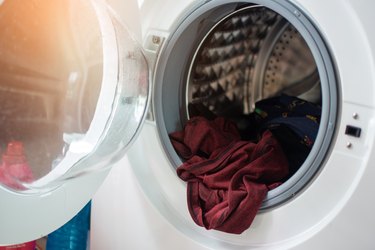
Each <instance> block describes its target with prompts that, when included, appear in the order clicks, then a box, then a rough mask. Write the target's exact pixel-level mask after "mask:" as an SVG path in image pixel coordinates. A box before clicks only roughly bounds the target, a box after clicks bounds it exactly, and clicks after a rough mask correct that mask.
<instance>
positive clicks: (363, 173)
mask: <svg viewBox="0 0 375 250" xmlns="http://www.w3.org/2000/svg"><path fill="white" fill-rule="evenodd" d="M372 6H373V3H371V2H370V1H349V0H347V1H329V2H322V1H305V0H298V1H297V0H295V1H287V0H280V1H275V0H252V1H247V0H246V1H225V0H211V1H191V0H190V1H189V0H185V1H177V2H176V1H170V0H164V1H161V0H160V1H148V0H144V1H141V0H139V1H128V0H124V1H121V0H118V1H100V0H93V1H66V2H64V1H56V2H54V3H47V1H45V2H38V1H29V3H28V4H26V5H24V4H20V1H13V2H11V1H4V2H3V3H2V4H1V7H0V8H1V9H2V13H3V15H2V17H1V18H2V19H3V21H1V23H2V27H4V29H3V31H2V32H3V33H2V35H1V41H2V45H1V46H2V47H1V53H2V55H3V56H2V58H3V59H2V64H3V65H4V70H2V72H3V73H2V76H1V77H2V85H1V86H2V87H1V91H2V96H3V97H4V98H2V99H3V100H4V101H3V104H1V105H2V106H3V107H4V108H3V111H2V117H3V119H2V120H1V122H2V123H1V124H2V125H1V126H2V128H4V129H3V132H2V134H1V142H2V150H3V151H2V152H3V159H2V161H3V163H2V166H1V167H2V168H3V169H2V171H1V174H2V180H3V181H2V185H1V187H0V191H1V193H0V195H1V196H0V197H1V199H2V200H4V203H5V202H6V203H7V204H8V205H7V206H3V207H2V209H1V215H0V216H1V221H2V223H1V225H2V226H1V232H2V233H1V238H0V239H1V241H0V243H1V244H12V243H16V242H24V241H27V240H32V239H35V238H37V237H40V236H43V235H46V234H48V233H49V232H50V231H52V230H54V229H56V228H57V227H58V226H60V225H62V224H63V223H64V222H66V221H68V220H69V218H71V217H72V216H73V215H74V214H75V213H77V211H78V210H79V209H80V208H81V207H83V205H84V204H85V203H86V202H87V201H88V200H89V199H90V197H92V195H93V193H94V191H95V190H96V188H97V187H98V186H99V185H100V184H101V183H102V182H103V180H104V178H105V177H106V175H107V173H108V172H109V169H110V166H112V165H113V164H114V162H115V161H118V160H120V161H119V162H118V163H116V166H114V167H113V169H112V170H111V173H110V175H109V176H108V177H107V179H106V180H105V183H104V184H103V186H102V187H101V189H100V190H99V191H98V193H97V194H96V196H95V197H94V199H93V203H92V223H91V248H93V249H103V248H107V249H128V248H130V249H134V248H135V249H160V248H163V249H174V248H180V249H293V248H295V249H317V248H321V249H332V248H341V249H353V248H357V249H371V248H372V247H373V245H374V244H373V242H372V239H371V237H372V234H373V233H374V231H375V228H374V227H375V226H374V225H375V223H374V219H373V217H372V216H371V212H372V210H373V209H372V208H374V206H375V204H374V202H373V199H372V198H371V195H370V194H368V190H371V188H372V186H373V184H372V177H373V176H374V170H373V169H372V168H371V162H372V160H373V158H374V157H375V156H374V154H373V152H374V149H373V147H374V145H373V144H374V134H373V131H374V130H373V129H372V127H373V126H374V120H373V117H374V107H375V103H374V98H373V96H374V94H375V93H374V84H373V81H374V78H375V75H374V51H373V49H374V45H375V41H374V39H375V35H374V34H373V32H371V23H372V21H373V18H372V15H371V7H372ZM29 9H34V10H37V11H39V12H38V13H39V15H35V13H34V14H33V15H31V14H30V13H31V12H29V11H28V10H29ZM15 10H18V11H15ZM17 13H21V14H19V15H18V14H17ZM22 13H23V14H22ZM28 13H29V14H28ZM36 17H37V18H36ZM47 24H48V25H47ZM25 27H26V28H25ZM30 27H32V28H33V29H30ZM149 81H150V82H151V84H150V85H149V84H148V83H149ZM280 95H290V96H295V97H297V98H299V99H303V100H306V101H308V102H311V103H314V104H315V105H317V106H319V107H320V121H319V129H318V131H317V134H316V138H315V140H314V143H313V145H312V147H311V150H310V151H309V153H308V154H307V155H306V156H305V157H304V158H303V159H302V160H301V161H299V163H298V164H297V166H296V169H295V170H294V171H293V172H292V174H290V175H289V176H288V178H287V179H285V180H284V182H283V183H282V184H281V185H280V186H278V187H277V188H275V189H273V190H271V191H269V192H268V194H267V196H266V198H265V199H264V201H263V203H262V205H261V207H260V209H259V212H258V213H257V215H256V217H255V219H254V221H253V222H252V224H251V226H250V227H249V228H248V229H247V230H246V231H244V232H243V233H241V234H239V235H237V234H230V233H224V232H220V231H216V230H206V229H204V228H202V227H199V226H197V225H196V224H195V223H194V222H193V220H192V218H191V216H190V214H189V211H188V207H187V201H186V200H187V197H186V196H187V195H186V183H185V182H183V181H182V180H181V179H179V178H178V176H177V174H176V168H177V167H178V166H179V165H181V164H182V163H183V161H182V160H181V158H180V157H179V156H178V154H177V153H176V151H175V149H174V148H173V146H172V143H171V141H170V139H169V135H170V134H171V133H173V132H175V131H179V130H182V129H183V127H184V125H185V124H186V123H187V121H188V120H189V119H190V118H191V117H192V116H193V115H194V114H193V113H194V111H193V110H194V109H192V108H191V107H201V108H202V107H203V108H204V110H207V111H209V113H210V114H214V115H216V116H221V117H225V118H227V119H230V120H232V121H233V122H235V123H236V124H237V125H238V127H239V128H241V126H242V125H243V118H244V117H247V116H248V115H250V114H252V113H253V112H254V110H256V104H257V102H259V101H261V100H265V99H268V98H272V97H275V96H280ZM142 123H144V125H143V127H142V129H140V128H141V124H142ZM136 135H138V138H137V139H135V138H136ZM133 141H134V142H133ZM132 142H133V143H132ZM130 145H131V147H130ZM127 149H128V151H127V154H126V156H124V157H123V154H124V152H125V151H126V150H127ZM292 154H293V153H292ZM8 165H9V166H12V167H13V168H8ZM6 167H7V168H6ZM29 167H31V172H32V175H27V171H28V170H27V169H29ZM10 169H16V170H14V171H13V172H12V170H10ZM25 172H26V174H25ZM41 221H43V222H42V223H41Z"/></svg>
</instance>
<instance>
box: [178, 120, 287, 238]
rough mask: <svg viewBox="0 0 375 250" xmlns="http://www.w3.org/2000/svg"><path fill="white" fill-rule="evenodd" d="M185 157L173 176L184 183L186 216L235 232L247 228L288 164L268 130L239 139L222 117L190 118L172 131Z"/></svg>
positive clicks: (277, 183)
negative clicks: (257, 138) (251, 139)
mask: <svg viewBox="0 0 375 250" xmlns="http://www.w3.org/2000/svg"><path fill="white" fill-rule="evenodd" d="M171 140H172V143H173V145H174V146H175V149H176V151H177V152H178V153H179V154H180V155H181V156H182V157H183V158H185V159H187V160H186V161H185V162H184V163H183V164H182V165H181V166H180V167H178V168H177V175H178V176H179V177H180V178H181V179H182V180H184V181H186V182H187V202H188V209H189V212H190V215H191V216H192V218H193V220H194V221H195V223H196V224H198V225H199V226H203V227H205V228H206V229H216V230H220V231H223V232H227V233H235V234H240V233H242V232H243V231H244V230H246V229H247V228H249V227H250V225H251V223H252V221H253V219H254V217H255V215H256V213H257V211H258V209H259V207H260V205H261V203H262V201H263V199H264V198H265V196H266V194H267V192H268V190H270V189H272V188H275V187H276V186H278V185H279V184H281V183H280V180H282V179H283V178H284V177H285V176H287V174H288V162H287V159H286V157H285V156H284V154H283V151H282V149H281V147H280V145H279V144H278V142H277V141H276V139H275V138H274V137H273V135H272V133H271V132H269V131H265V132H264V134H263V136H262V138H261V140H260V141H259V142H258V143H257V144H255V143H252V142H247V141H241V140H240V137H239V134H238V131H237V129H236V126H235V125H234V124H233V123H232V122H230V121H228V120H225V119H224V118H221V117H218V118H216V119H215V120H212V121H208V120H206V119H205V118H203V117H194V118H192V119H191V120H190V121H189V122H188V123H187V124H186V126H185V128H184V131H181V132H176V133H173V134H171Z"/></svg>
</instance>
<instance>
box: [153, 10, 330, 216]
mask: <svg viewBox="0 0 375 250" xmlns="http://www.w3.org/2000/svg"><path fill="white" fill-rule="evenodd" d="M271 5H272V4H271ZM286 6H287V5H286ZM272 7H275V6H270V8H268V7H267V8H266V7H264V6H260V5H256V4H249V3H226V4H221V5H220V4H218V5H217V6H216V7H212V8H211V9H205V8H202V9H205V10H202V11H201V12H200V11H196V13H194V14H192V15H190V16H189V17H188V18H186V20H185V21H184V22H183V23H182V24H181V25H180V26H179V28H178V29H177V30H176V31H175V33H174V36H172V38H171V39H170V41H169V42H168V43H167V45H166V47H167V48H166V49H165V50H164V55H162V56H161V60H160V61H161V63H160V65H159V72H157V77H156V79H157V80H158V79H159V80H160V83H159V82H156V87H157V88H156V93H155V97H154V100H155V103H156V109H155V112H156V122H157V123H158V127H159V133H160V134H161V138H162V141H164V148H165V149H166V151H167V152H168V155H169V159H171V161H172V162H173V164H174V166H175V167H177V166H179V165H180V164H181V163H182V161H181V159H180V158H179V156H178V155H177V154H176V153H175V151H174V149H173V147H172V146H171V143H170V141H169V139H168V134H170V133H173V132H174V131H176V130H177V131H178V130H182V129H183V127H184V126H185V124H186V123H187V121H188V120H189V119H190V118H191V117H193V116H197V115H199V116H205V117H206V118H208V119H213V118H214V117H225V118H227V119H228V120H231V121H234V122H235V123H236V124H237V127H238V128H239V131H240V133H241V135H242V136H243V138H246V139H249V138H252V139H254V138H256V137H258V136H259V134H256V131H255V130H257V129H259V128H254V126H252V125H253V124H251V123H254V122H255V120H257V119H258V118H259V119H262V118H265V116H267V112H268V113H270V114H268V115H269V116H272V115H276V116H279V118H277V119H275V120H274V122H275V123H278V125H280V124H283V125H285V124H288V123H289V125H291V126H292V127H293V126H295V127H296V129H295V130H297V131H298V130H299V131H300V132H301V133H300V137H299V138H295V136H294V132H296V131H294V132H290V131H288V130H285V129H284V127H285V126H280V128H279V129H276V130H273V133H274V135H275V136H276V137H277V138H278V139H279V141H281V142H282V143H281V145H282V146H283V147H284V152H285V153H286V154H287V156H288V159H289V162H290V165H294V166H291V169H290V174H289V177H288V178H287V179H284V181H285V182H284V184H283V185H281V186H280V187H278V188H276V189H274V190H272V191H270V192H269V193H268V196H267V198H266V199H265V201H264V202H263V205H262V208H263V209H265V208H269V207H271V206H276V205H278V204H281V203H283V202H286V201H287V200H289V199H290V198H291V197H293V196H294V195H295V194H296V193H297V192H298V191H300V190H301V189H302V188H303V187H305V186H306V185H307V184H308V183H309V181H310V180H311V178H312V177H313V176H314V174H315V173H316V172H317V171H318V170H319V168H320V166H321V165H322V161H323V159H324V157H325V154H326V152H327V149H328V148H329V145H330V140H331V139H332V135H333V129H332V126H334V124H335V119H336V115H337V113H336V111H337V87H336V86H337V85H336V79H335V72H334V70H333V64H332V61H331V58H330V55H329V52H328V50H327V48H326V46H325V43H324V41H323V40H322V38H321V36H320V34H319V33H318V31H317V30H316V29H315V27H314V26H313V25H312V24H311V23H310V21H309V20H308V19H303V18H301V17H300V16H298V15H299V14H300V13H299V14H298V13H297V14H296V13H289V14H285V9H280V7H277V6H276V7H275V9H272ZM284 7H285V6H284ZM280 13H284V14H283V15H281V14H280ZM158 86H160V87H158ZM166 96H168V98H166ZM297 103H304V104H305V105H306V106H308V108H306V107H303V108H300V109H302V110H303V111H301V110H299V111H296V110H295V106H296V104H297ZM174 107H177V108H174ZM297 109H298V108H297ZM265 111H267V112H265ZM262 112H263V113H262ZM293 112H294V113H297V114H298V116H300V118H301V117H302V119H306V120H310V119H312V120H313V121H311V120H310V121H309V122H311V123H315V125H312V126H311V125H309V122H306V123H303V122H301V123H298V125H296V124H297V123H296V120H293V118H290V120H289V121H288V119H285V120H283V119H284V118H286V117H287V116H288V115H291V116H293ZM272 113H277V114H272ZM254 116H257V117H256V118H254ZM269 118H270V117H268V118H267V119H269ZM273 118H275V117H273ZM267 119H265V120H267ZM276 120H277V121H276ZM268 122H269V121H268ZM265 123H267V122H265ZM271 123H272V122H271ZM293 123H295V124H293ZM274 125H275V124H268V125H267V124H266V125H265V124H263V125H259V126H263V127H264V126H265V127H267V128H271V127H272V126H274ZM286 127H288V125H287V126H286ZM308 130H312V131H308ZM260 131H262V129H260ZM310 132H311V133H312V134H313V135H312V136H307V135H304V133H310ZM288 137H289V138H288ZM311 137H313V138H311ZM296 141H298V142H296ZM299 141H300V142H301V144H305V145H306V144H309V143H310V144H309V145H308V147H309V149H308V150H306V149H304V146H302V145H299ZM310 149H311V150H310Z"/></svg>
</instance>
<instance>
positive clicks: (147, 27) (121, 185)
mask: <svg viewBox="0 0 375 250" xmlns="http://www.w3.org/2000/svg"><path fill="white" fill-rule="evenodd" d="M225 2H226V1H205V2H201V1H177V2H176V1H170V0H163V1H162V0H160V1H147V0H146V1H139V6H140V9H141V20H142V21H141V23H142V37H143V45H144V50H145V52H146V55H147V57H148V61H149V65H150V68H152V80H153V84H154V86H153V94H152V98H153V99H152V104H151V111H153V112H154V113H151V115H150V116H149V119H148V121H146V123H145V125H144V126H143V129H142V131H141V133H140V135H139V137H138V139H137V140H136V142H135V143H134V144H133V145H132V148H131V149H130V151H128V153H127V156H126V157H125V158H124V159H123V160H122V161H120V163H118V165H122V167H119V166H116V167H114V168H113V169H112V173H111V174H110V176H109V177H108V178H107V180H106V182H105V184H104V185H103V186H102V188H101V189H100V190H99V192H98V193H97V194H96V196H95V197H94V200H93V211H92V212H93V214H92V215H93V217H92V228H91V230H92V234H91V246H92V248H93V249H103V248H104V247H105V248H110V249H123V248H134V249H137V248H138V249H161V248H162V249H175V248H178V249H372V248H373V247H374V242H373V239H372V237H373V236H372V235H373V234H374V232H375V221H374V220H375V218H374V216H372V213H373V212H372V211H374V209H375V201H374V199H373V198H372V196H371V194H370V190H372V188H373V187H374V184H373V177H374V176H375V172H374V171H375V170H374V168H373V167H372V162H373V161H374V160H375V154H374V153H375V151H374V150H375V149H374V141H375V140H374V139H375V135H374V131H375V130H374V126H375V123H374V117H375V113H374V111H375V110H374V109H375V98H374V94H375V92H374V91H375V89H374V86H375V85H374V82H375V73H374V72H375V67H374V65H375V64H374V59H375V50H374V48H375V33H374V32H373V31H372V23H373V16H372V9H373V8H372V7H374V3H373V2H371V1H350V0H346V1H338V0H337V1H336V0H335V1H324V2H323V1H307V0H294V1H288V4H291V6H294V7H292V8H289V9H288V11H289V12H290V14H288V15H290V16H287V17H288V18H289V19H292V18H291V16H294V17H293V18H297V19H299V18H303V17H306V18H307V19H308V20H309V23H312V24H313V26H314V27H315V29H316V30H318V32H319V34H320V36H321V37H322V39H323V41H324V43H325V45H326V48H327V50H328V51H329V55H330V59H331V62H332V65H333V71H334V72H335V82H336V84H337V85H336V93H337V96H336V99H335V100H334V102H336V103H337V105H336V107H335V110H334V113H335V114H334V115H333V116H334V117H335V120H334V124H333V123H331V122H330V120H329V119H328V120H329V121H328V125H327V127H326V128H325V130H332V131H333V133H332V136H331V139H330V140H329V143H328V145H327V149H326V150H325V153H324V157H323V159H322V160H321V162H320V164H319V165H320V166H319V168H318V170H317V171H316V172H314V174H313V175H312V176H311V178H309V180H308V181H306V182H305V184H304V185H303V187H301V188H300V189H299V190H298V191H297V192H295V193H294V192H293V195H291V197H290V198H288V199H284V200H283V201H282V202H281V203H278V204H276V205H274V206H271V207H268V208H266V209H264V210H262V211H261V212H259V213H258V215H257V216H256V217H255V220H254V221H253V223H252V225H251V227H250V228H249V229H248V230H246V231H245V232H244V233H242V234H240V235H233V234H227V233H223V232H219V231H215V230H205V229H203V228H201V227H198V226H197V225H195V224H194V223H193V220H192V219H191V217H190V214H189V212H188V208H187V204H186V184H185V183H184V182H183V181H182V180H180V179H179V178H178V177H177V175H176V172H175V167H176V166H175V164H174V163H173V160H171V156H170V154H169V153H168V146H166V145H165V141H163V140H164V139H163V136H162V135H161V134H162V133H163V129H164V127H163V125H162V122H161V121H160V120H159V119H158V118H159V116H158V112H159V113H160V112H163V111H160V109H162V108H165V106H162V105H163V104H160V103H162V102H163V101H162V100H160V99H161V98H164V99H168V98H173V97H171V96H165V95H164V96H163V95H162V94H157V92H158V90H157V89H158V88H159V85H160V84H163V81H162V80H163V78H162V77H160V74H164V73H160V71H164V70H165V71H166V70H168V69H167V68H164V67H165V65H168V64H167V63H164V61H165V60H167V59H164V58H163V57H165V56H166V55H165V54H167V56H170V54H168V53H171V52H170V51H171V50H168V48H169V46H168V45H169V44H171V43H172V42H173V39H175V37H176V36H179V35H180V34H182V33H179V29H180V28H181V27H182V26H183V23H184V22H186V20H188V19H189V17H191V16H192V15H193V14H192V13H195V12H196V11H197V10H198V12H199V10H201V9H204V8H206V7H205V6H210V4H213V5H215V6H217V5H222V4H225ZM231 2H232V1H231ZM244 2H246V3H248V2H254V3H256V4H258V3H259V4H264V5H266V7H269V8H271V9H272V8H273V7H274V6H275V5H277V4H276V3H275V2H277V1H244ZM207 8H208V7H207ZM293 8H295V9H293ZM208 10H212V9H210V8H208V9H206V10H205V11H208ZM277 10H278V11H280V12H281V14H285V13H286V12H283V11H285V9H277ZM297 29H298V28H297ZM194 35H195V34H193V33H192V34H191V36H194ZM176 39H177V38H176ZM179 42H181V41H179ZM309 45H310V44H309ZM182 60H183V59H182ZM161 107H162V108H161ZM158 110H159V111H158ZM348 126H350V127H355V128H358V129H360V130H361V134H360V136H354V135H353V134H351V133H350V132H348V131H347V129H348ZM123 167H126V168H123Z"/></svg>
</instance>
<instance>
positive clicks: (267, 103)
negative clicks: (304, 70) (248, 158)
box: [250, 95, 321, 179]
mask: <svg viewBox="0 0 375 250" xmlns="http://www.w3.org/2000/svg"><path fill="white" fill-rule="evenodd" d="M250 116H251V119H250V120H251V121H252V122H254V121H255V123H256V125H255V127H256V128H257V129H256V133H257V134H259V133H261V132H262V131H264V130H270V131H271V132H272V134H273V135H274V136H275V138H276V139H277V140H278V142H279V143H280V145H281V146H282V149H283V151H284V153H285V155H286V157H287V158H288V163H289V176H288V177H287V178H286V179H288V178H289V177H290V176H292V175H293V174H294V173H295V172H296V171H297V170H298V169H299V168H300V167H301V165H302V164H303V163H304V162H305V160H306V158H307V156H308V155H309V153H310V151H311V148H312V146H313V144H314V142H315V139H316V135H317V133H318V130H319V123H320V118H321V107H320V106H319V105H316V104H313V103H310V102H307V101H305V100H302V99H299V98H297V97H293V96H287V95H281V96H277V97H273V98H269V99H264V100H261V101H259V102H257V103H256V104H255V112H254V113H252V114H251V115H250ZM253 133H254V132H251V134H253Z"/></svg>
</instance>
